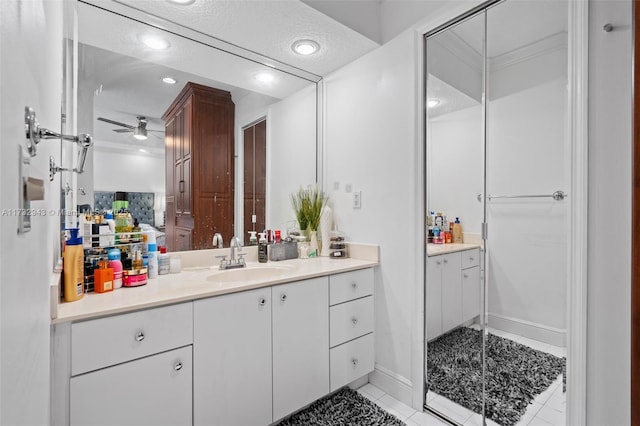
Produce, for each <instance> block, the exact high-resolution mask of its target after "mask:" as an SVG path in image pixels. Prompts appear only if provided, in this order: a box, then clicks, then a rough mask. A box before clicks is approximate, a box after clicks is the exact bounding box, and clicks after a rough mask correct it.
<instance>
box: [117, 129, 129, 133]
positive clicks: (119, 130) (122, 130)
mask: <svg viewBox="0 0 640 426" xmlns="http://www.w3.org/2000/svg"><path fill="white" fill-rule="evenodd" d="M113 131H114V132H116V133H131V132H133V130H132V129H113Z"/></svg>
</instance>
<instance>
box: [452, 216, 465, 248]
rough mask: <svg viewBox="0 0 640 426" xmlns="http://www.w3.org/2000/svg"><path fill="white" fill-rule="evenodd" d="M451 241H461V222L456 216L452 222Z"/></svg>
mask: <svg viewBox="0 0 640 426" xmlns="http://www.w3.org/2000/svg"><path fill="white" fill-rule="evenodd" d="M453 242H454V243H462V242H463V238H462V224H461V223H460V219H459V218H457V217H456V221H455V222H453Z"/></svg>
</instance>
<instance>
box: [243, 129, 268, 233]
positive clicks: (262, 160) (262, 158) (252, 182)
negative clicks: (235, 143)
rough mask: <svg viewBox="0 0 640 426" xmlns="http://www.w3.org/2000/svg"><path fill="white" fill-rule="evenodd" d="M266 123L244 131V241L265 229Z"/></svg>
mask: <svg viewBox="0 0 640 426" xmlns="http://www.w3.org/2000/svg"><path fill="white" fill-rule="evenodd" d="M266 143H267V121H266V120H262V121H260V122H259V123H256V124H254V125H252V126H250V127H247V128H245V129H244V210H243V215H244V241H245V244H248V242H249V231H257V232H261V231H263V230H264V229H265V228H266V210H265V204H266V192H267V176H266V175H267V146H266Z"/></svg>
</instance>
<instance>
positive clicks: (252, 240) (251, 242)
mask: <svg viewBox="0 0 640 426" xmlns="http://www.w3.org/2000/svg"><path fill="white" fill-rule="evenodd" d="M249 245H250V246H257V245H258V238H257V237H256V231H249Z"/></svg>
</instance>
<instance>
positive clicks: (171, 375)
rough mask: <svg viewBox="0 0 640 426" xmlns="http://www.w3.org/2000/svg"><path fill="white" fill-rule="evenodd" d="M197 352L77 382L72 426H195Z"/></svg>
mask: <svg viewBox="0 0 640 426" xmlns="http://www.w3.org/2000/svg"><path fill="white" fill-rule="evenodd" d="M191 348H192V347H191V346H185V347H183V348H179V349H174V350H172V351H168V352H163V353H161V354H158V355H153V356H150V357H146V358H143V359H138V360H135V361H131V362H126V363H124V364H120V365H116V366H113V367H109V368H104V369H102V370H98V371H94V372H91V373H88V374H83V375H81V376H77V377H72V378H71V380H70V384H69V388H70V389H69V392H70V395H71V396H70V401H71V403H70V408H69V411H70V422H69V424H70V425H71V426H75V425H78V426H88V425H158V426H161V425H167V426H169V425H190V424H192V423H193V421H192V409H191V407H192V404H191V399H192V380H191V378H192V361H191V359H192V350H191Z"/></svg>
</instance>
